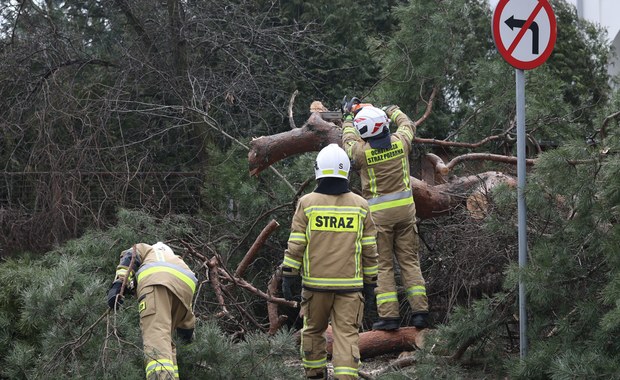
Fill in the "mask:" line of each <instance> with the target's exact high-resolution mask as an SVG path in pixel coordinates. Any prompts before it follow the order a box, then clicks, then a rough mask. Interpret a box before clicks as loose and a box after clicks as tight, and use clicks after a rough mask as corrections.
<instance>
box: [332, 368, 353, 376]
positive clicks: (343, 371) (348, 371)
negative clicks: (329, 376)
mask: <svg viewBox="0 0 620 380" xmlns="http://www.w3.org/2000/svg"><path fill="white" fill-rule="evenodd" d="M338 375H340V376H353V377H357V376H358V373H357V368H352V367H334V376H338Z"/></svg>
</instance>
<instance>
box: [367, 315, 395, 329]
mask: <svg viewBox="0 0 620 380" xmlns="http://www.w3.org/2000/svg"><path fill="white" fill-rule="evenodd" d="M399 327H400V318H379V320H378V321H377V322H375V323H373V324H372V329H373V330H386V331H389V330H397V329H398V328H399Z"/></svg>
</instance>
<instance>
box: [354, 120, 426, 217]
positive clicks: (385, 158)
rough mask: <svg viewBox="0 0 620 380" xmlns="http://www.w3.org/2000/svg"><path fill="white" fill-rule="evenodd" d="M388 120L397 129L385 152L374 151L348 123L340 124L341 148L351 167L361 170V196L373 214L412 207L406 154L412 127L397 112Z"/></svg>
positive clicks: (409, 148) (410, 122)
mask: <svg viewBox="0 0 620 380" xmlns="http://www.w3.org/2000/svg"><path fill="white" fill-rule="evenodd" d="M390 118H391V119H392V122H394V123H396V125H397V126H398V129H397V130H396V132H395V133H393V134H392V135H391V136H390V139H391V141H392V146H391V147H390V148H387V149H373V148H372V147H371V146H370V143H368V142H367V141H364V140H363V139H362V138H361V137H360V135H359V133H358V132H357V130H356V129H355V127H354V126H353V123H352V122H351V121H345V122H344V125H343V133H342V142H343V146H344V148H345V151H346V152H347V154H348V155H349V158H351V163H352V165H353V167H354V168H355V169H357V170H359V171H360V178H361V181H362V195H363V196H364V198H366V199H368V205H369V206H370V211H372V212H375V211H380V210H385V209H389V208H394V207H399V206H407V205H411V204H413V196H412V192H411V180H410V174H409V152H410V151H411V144H412V142H413V138H414V135H415V125H414V124H413V122H412V121H411V120H410V119H409V117H407V115H405V114H404V113H403V112H401V111H400V110H396V111H394V112H393V113H392V115H391V117H390Z"/></svg>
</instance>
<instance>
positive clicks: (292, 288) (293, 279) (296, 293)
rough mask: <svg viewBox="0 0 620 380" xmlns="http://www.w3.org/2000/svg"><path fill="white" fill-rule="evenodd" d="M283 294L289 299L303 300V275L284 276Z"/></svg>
mask: <svg viewBox="0 0 620 380" xmlns="http://www.w3.org/2000/svg"><path fill="white" fill-rule="evenodd" d="M282 294H283V295H284V299H285V300H287V301H297V302H299V301H301V277H299V276H282Z"/></svg>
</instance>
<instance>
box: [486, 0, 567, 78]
mask: <svg viewBox="0 0 620 380" xmlns="http://www.w3.org/2000/svg"><path fill="white" fill-rule="evenodd" d="M509 1H510V0H500V2H499V4H497V6H496V7H495V11H493V41H494V42H495V47H496V48H497V50H498V51H499V54H501V55H502V57H504V59H505V60H506V62H508V63H509V64H510V65H512V66H513V67H515V68H517V69H521V70H531V69H534V68H536V67H538V66H540V65H542V64H543V63H545V61H546V60H547V59H548V58H549V56H550V55H551V53H552V52H553V48H554V47H555V41H556V38H557V29H556V28H557V22H556V20H555V13H554V12H553V8H551V4H549V2H548V1H547V0H539V2H542V6H543V9H544V10H546V11H547V16H548V17H549V26H550V30H551V36H550V38H549V43H548V44H547V47H546V49H545V51H544V52H543V53H542V54H541V55H540V56H538V58H536V59H534V60H533V61H521V60H519V59H517V58H515V57H513V56H512V55H510V53H508V50H507V49H506V48H504V44H503V43H502V41H501V37H500V33H499V26H500V23H501V20H500V18H501V15H502V11H503V10H504V7H505V6H506V4H508V2H509Z"/></svg>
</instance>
